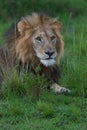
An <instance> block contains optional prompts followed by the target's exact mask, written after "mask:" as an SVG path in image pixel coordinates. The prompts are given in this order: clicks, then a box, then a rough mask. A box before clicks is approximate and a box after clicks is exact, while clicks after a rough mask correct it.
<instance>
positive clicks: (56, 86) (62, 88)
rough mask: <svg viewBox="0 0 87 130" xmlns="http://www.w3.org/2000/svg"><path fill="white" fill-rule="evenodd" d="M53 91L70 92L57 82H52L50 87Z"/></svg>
mask: <svg viewBox="0 0 87 130" xmlns="http://www.w3.org/2000/svg"><path fill="white" fill-rule="evenodd" d="M50 88H51V90H53V91H54V92H55V93H70V92H71V91H70V90H69V89H67V88H64V87H61V86H59V85H58V84H56V83H54V84H52V86H51V87H50Z"/></svg>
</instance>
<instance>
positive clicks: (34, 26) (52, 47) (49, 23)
mask: <svg viewBox="0 0 87 130" xmlns="http://www.w3.org/2000/svg"><path fill="white" fill-rule="evenodd" d="M60 31H61V23H60V22H59V21H57V20H56V19H51V18H49V17H47V16H44V15H38V14H36V13H33V14H32V16H26V17H22V18H21V20H20V21H19V22H18V23H17V29H16V33H17V34H16V33H15V34H16V35H17V36H16V39H15V38H14V39H15V44H14V45H15V55H16V57H17V58H18V60H21V61H22V62H23V63H25V62H29V61H32V62H35V61H38V63H41V64H43V65H44V66H53V65H54V64H55V63H56V62H57V60H58V59H59V57H60V55H61V54H62V52H63V40H62V37H61V35H60ZM11 42H13V41H11Z"/></svg>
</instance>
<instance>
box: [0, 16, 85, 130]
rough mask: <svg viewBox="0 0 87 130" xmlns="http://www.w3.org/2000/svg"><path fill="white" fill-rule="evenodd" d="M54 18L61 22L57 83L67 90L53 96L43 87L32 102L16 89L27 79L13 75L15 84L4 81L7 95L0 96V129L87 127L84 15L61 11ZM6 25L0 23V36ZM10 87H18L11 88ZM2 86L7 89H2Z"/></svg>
mask: <svg viewBox="0 0 87 130" xmlns="http://www.w3.org/2000/svg"><path fill="white" fill-rule="evenodd" d="M58 18H59V19H60V20H61V21H62V22H63V25H64V28H63V32H62V34H63V36H64V41H65V51H64V56H63V57H62V59H61V62H60V67H61V70H62V77H61V80H60V84H61V85H62V86H65V87H68V88H70V89H71V93H70V94H59V95H57V94H54V93H52V92H49V91H47V90H45V89H44V90H43V91H42V92H41V93H40V95H39V99H38V100H35V101H34V100H30V96H29V95H28V94H27V92H26V91H25V93H23V94H20V93H21V92H19V91H18V90H19V88H21V90H20V91H22V92H23V90H24V88H23V87H24V86H27V83H28V84H29V82H30V81H29V79H28V78H26V77H25V79H26V84H22V83H21V82H20V79H19V78H18V77H17V76H16V78H15V79H14V77H13V78H11V79H12V80H11V81H12V82H13V81H14V82H15V86H14V84H11V82H10V83H9V82H6V80H5V81H4V83H3V88H4V92H6V94H7V95H6V94H5V93H3V95H1V96H0V98H1V100H0V130H78V129H79V130H87V36H86V35H87V16H84V15H83V16H78V17H76V18H72V17H71V16H68V15H66V14H64V15H60V16H58ZM7 26H9V24H6V23H0V27H1V30H0V35H1V34H2V33H3V32H4V30H5V29H6V28H7ZM1 41H2V39H1ZM37 79H38V80H37ZM39 79H40V77H38V78H35V80H33V81H32V83H31V86H33V87H34V86H36V85H40V82H39ZM40 80H41V79H40ZM42 81H44V79H43V77H42ZM14 82H13V83H14ZM35 84H36V85H35ZM43 84H44V82H42V85H43ZM23 85H24V86H23ZM11 86H13V88H15V87H18V88H17V89H16V88H15V89H14V90H11ZM6 87H7V90H8V88H10V90H11V91H6ZM25 90H26V89H25ZM8 92H9V94H8ZM5 95H6V96H5Z"/></svg>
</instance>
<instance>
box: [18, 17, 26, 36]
mask: <svg viewBox="0 0 87 130" xmlns="http://www.w3.org/2000/svg"><path fill="white" fill-rule="evenodd" d="M25 26H26V25H25V22H24V21H23V20H21V21H19V22H18V24H17V28H18V31H19V32H20V33H22V32H23V31H24V29H25Z"/></svg>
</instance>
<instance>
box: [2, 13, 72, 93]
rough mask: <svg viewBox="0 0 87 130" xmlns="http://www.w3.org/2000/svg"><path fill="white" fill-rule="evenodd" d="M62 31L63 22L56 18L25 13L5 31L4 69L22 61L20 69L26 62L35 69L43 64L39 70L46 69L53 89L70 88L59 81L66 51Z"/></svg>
mask: <svg viewBox="0 0 87 130" xmlns="http://www.w3.org/2000/svg"><path fill="white" fill-rule="evenodd" d="M60 31H61V23H60V22H59V21H57V20H56V19H52V18H49V17H47V16H45V15H38V14H36V13H33V14H32V16H29V15H28V16H26V17H22V18H21V19H20V20H19V22H18V23H17V24H16V25H15V26H14V27H11V28H10V29H9V30H7V32H6V33H5V36H4V45H3V46H2V47H1V48H0V64H1V70H0V71H1V72H2V69H3V68H2V65H4V67H8V69H9V68H11V67H12V66H14V67H15V66H16V65H17V64H18V65H19V69H20V68H21V66H24V68H25V70H26V71H27V72H29V70H31V71H33V72H35V68H36V67H37V66H38V65H39V66H40V67H41V70H40V72H39V73H40V74H42V73H44V75H45V76H46V77H47V78H48V79H49V80H50V81H51V83H52V85H51V86H50V89H52V90H53V91H54V92H56V93H62V92H70V90H69V89H66V88H64V87H61V86H59V85H58V84H57V82H58V78H59V76H60V73H59V67H58V62H59V58H60V56H61V54H62V52H63V40H62V36H61V35H60ZM19 71H20V70H19ZM1 72H0V73H1ZM1 78H2V76H1Z"/></svg>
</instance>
